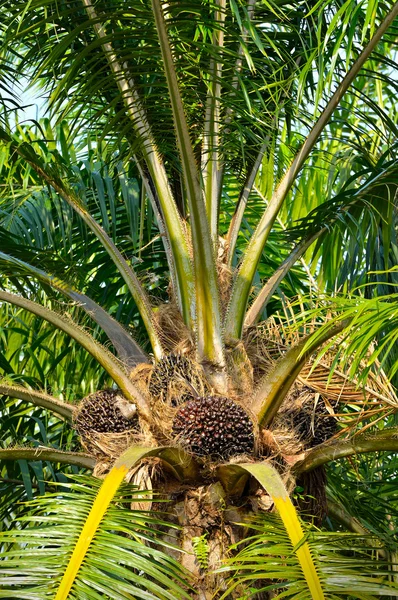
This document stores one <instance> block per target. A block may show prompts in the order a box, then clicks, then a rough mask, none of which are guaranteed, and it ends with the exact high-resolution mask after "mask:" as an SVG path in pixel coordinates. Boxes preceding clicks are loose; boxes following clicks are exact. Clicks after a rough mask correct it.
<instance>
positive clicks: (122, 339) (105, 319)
mask: <svg viewBox="0 0 398 600" xmlns="http://www.w3.org/2000/svg"><path fill="white" fill-rule="evenodd" d="M0 260H4V261H5V262H7V263H8V264H11V265H13V267H17V268H20V269H21V270H22V273H23V272H24V271H25V272H26V273H27V274H28V275H32V276H33V277H36V278H37V279H38V280H39V281H42V282H44V283H46V284H47V285H50V286H51V287H52V288H54V289H55V290H57V291H59V292H60V293H61V294H64V295H65V296H67V297H68V298H70V299H71V300H73V301H74V302H77V303H78V304H79V306H81V308H82V309H83V310H84V311H85V312H86V313H87V314H88V315H89V316H90V317H91V319H93V320H94V321H95V322H96V323H98V325H99V326H100V327H101V329H103V331H105V333H106V335H107V336H108V338H109V339H110V341H111V342H112V344H113V346H114V347H115V349H116V351H117V353H118V355H119V357H120V359H121V360H122V361H123V362H124V363H125V364H126V365H127V366H128V367H129V368H132V367H134V366H135V365H137V364H139V363H147V362H148V357H147V356H146V355H145V353H144V352H143V350H141V348H140V347H139V345H138V344H137V343H136V342H135V341H134V340H133V339H132V338H131V336H130V335H129V334H128V333H127V331H125V330H124V329H123V327H122V326H121V325H120V323H118V322H117V321H115V319H113V318H112V317H111V316H110V315H109V314H108V313H107V312H106V311H105V310H104V309H103V308H102V307H101V306H100V305H99V304H97V303H96V302H94V300H92V299H91V298H89V297H88V296H86V295H85V294H82V293H81V292H78V291H77V290H75V289H74V288H73V287H72V286H71V285H70V284H69V283H67V282H66V281H62V280H61V279H59V278H58V277H55V276H54V275H50V274H48V273H46V272H45V271H42V270H41V269H38V268H37V267H34V266H32V265H30V264H28V263H26V262H24V261H22V260H19V259H18V258H15V257H13V256H10V255H9V254H5V253H4V252H0ZM23 274H25V273H23Z"/></svg>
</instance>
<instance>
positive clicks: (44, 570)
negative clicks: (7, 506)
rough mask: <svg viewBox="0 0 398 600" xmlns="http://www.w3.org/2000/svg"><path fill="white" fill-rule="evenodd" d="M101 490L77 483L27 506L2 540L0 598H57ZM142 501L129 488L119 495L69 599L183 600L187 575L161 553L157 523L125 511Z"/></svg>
mask: <svg viewBox="0 0 398 600" xmlns="http://www.w3.org/2000/svg"><path fill="white" fill-rule="evenodd" d="M99 486H100V482H99V481H98V480H96V479H93V478H90V479H89V478H87V477H85V478H79V479H78V480H76V481H75V482H74V483H69V484H67V486H64V487H63V491H61V490H59V491H56V492H54V493H51V494H47V495H46V496H45V497H40V498H38V499H36V500H33V501H31V502H30V503H29V504H28V506H27V508H28V509H29V513H28V514H27V515H26V516H24V517H21V518H20V520H21V523H22V527H21V529H19V530H16V529H14V530H11V531H9V532H4V534H3V537H2V552H1V555H0V556H1V559H2V560H1V566H0V597H1V598H21V600H22V598H29V599H32V600H39V599H40V600H42V599H43V598H45V597H49V596H51V595H54V594H55V593H56V591H57V590H58V588H59V584H60V581H61V578H62V576H63V574H64V572H65V570H66V567H67V565H68V563H69V560H70V557H71V554H72V549H73V547H74V545H75V543H76V538H77V536H78V534H79V532H80V530H81V529H82V526H83V524H84V522H85V520H86V518H87V516H88V514H89V511H90V509H91V506H92V503H93V501H94V499H95V497H96V494H97V493H98V489H99ZM65 487H67V488H68V491H65ZM142 495H143V492H142V491H138V490H136V489H134V488H133V487H132V486H128V485H124V486H122V487H121V488H120V490H119V492H117V494H116V495H115V497H114V498H113V501H112V503H111V504H110V505H109V506H108V508H107V510H106V512H105V514H104V516H103V518H102V520H101V522H100V524H99V526H98V529H97V531H96V534H95V537H94V539H93V541H92V543H91V545H90V548H89V550H88V558H87V560H86V561H85V562H84V563H83V565H82V567H81V569H80V570H79V573H78V576H77V579H76V580H75V582H74V587H73V589H72V591H71V593H70V595H69V596H68V597H70V598H80V599H81V598H100V597H101V598H109V599H110V598H112V599H113V600H120V599H122V598H123V599H126V598H132V597H134V598H142V599H145V600H149V599H153V600H155V599H159V600H160V599H162V600H166V599H169V600H173V599H174V598H181V599H182V598H189V594H188V592H187V591H186V590H187V589H188V588H189V583H188V580H187V574H186V573H185V572H184V571H183V570H182V569H181V567H180V566H179V565H178V563H177V562H176V561H175V560H174V559H172V558H171V557H170V556H168V555H167V554H166V553H165V552H164V550H162V549H161V547H162V540H161V537H160V535H159V533H158V531H159V528H160V527H161V526H162V524H163V520H162V516H161V515H155V514H152V515H151V516H149V515H148V513H146V512H143V511H131V510H130V509H128V508H123V506H125V505H126V503H127V504H128V503H131V502H134V499H135V497H136V496H139V497H140V501H142ZM71 505H73V513H71V511H70V507H71ZM154 543H156V545H157V547H158V548H159V549H154V548H153V544H154ZM143 573H145V574H146V576H145V577H143V576H142V574H143Z"/></svg>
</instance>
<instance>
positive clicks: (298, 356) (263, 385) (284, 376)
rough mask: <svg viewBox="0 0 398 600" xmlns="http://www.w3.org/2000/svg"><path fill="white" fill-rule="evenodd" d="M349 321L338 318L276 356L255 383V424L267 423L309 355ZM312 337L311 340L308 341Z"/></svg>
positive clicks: (273, 415) (253, 402) (253, 404)
mask: <svg viewBox="0 0 398 600" xmlns="http://www.w3.org/2000/svg"><path fill="white" fill-rule="evenodd" d="M348 324H349V321H342V322H341V323H338V324H337V325H335V326H334V327H330V329H328V330H327V331H325V332H323V334H322V335H318V336H317V335H316V332H315V334H314V333H312V334H310V335H309V336H307V337H305V338H304V339H302V340H301V341H300V342H299V343H298V344H296V346H293V347H292V348H290V350H288V351H287V352H286V354H285V355H284V356H282V358H280V359H279V360H278V361H277V362H276V364H275V366H274V368H273V369H272V370H271V372H270V373H268V374H267V375H266V376H265V377H264V379H263V380H262V381H261V382H260V384H259V386H258V387H257V389H256V391H255V393H254V396H253V401H252V407H251V409H252V412H253V413H254V415H255V416H256V418H257V421H258V423H259V425H269V424H270V422H271V421H272V419H273V418H274V417H275V415H276V413H277V412H278V410H279V408H280V406H281V404H282V402H283V400H284V399H285V398H286V395H287V393H288V391H289V390H290V388H291V386H292V385H293V383H294V381H295V380H296V378H297V376H298V375H299V373H300V371H301V369H302V368H303V367H304V365H305V363H306V362H307V360H308V359H309V358H310V356H311V355H312V354H313V353H314V352H315V350H317V349H318V348H319V347H320V346H321V345H322V344H324V343H325V342H326V341H327V340H329V339H330V338H332V337H334V336H335V335H337V334H338V333H341V331H343V329H345V328H346V327H347V326H348ZM311 340H313V341H311Z"/></svg>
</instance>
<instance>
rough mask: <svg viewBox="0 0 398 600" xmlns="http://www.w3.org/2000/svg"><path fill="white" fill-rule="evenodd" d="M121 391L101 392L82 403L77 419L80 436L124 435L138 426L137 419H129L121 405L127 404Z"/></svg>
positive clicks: (76, 423) (88, 397) (76, 425)
mask: <svg viewBox="0 0 398 600" xmlns="http://www.w3.org/2000/svg"><path fill="white" fill-rule="evenodd" d="M126 402H127V401H126V400H125V399H124V398H123V396H122V393H121V392H120V391H119V390H101V391H99V392H95V393H94V394H90V396H87V397H86V398H84V399H83V400H82V401H81V404H80V407H79V409H78V411H77V415H76V418H75V427H76V429H77V431H78V432H79V434H80V435H82V436H83V437H85V436H87V434H89V433H90V432H96V433H123V432H125V431H128V430H130V429H133V428H135V427H136V426H137V417H136V416H135V417H133V418H132V419H127V418H126V417H125V416H123V414H122V413H121V410H120V408H119V405H120V404H121V403H126Z"/></svg>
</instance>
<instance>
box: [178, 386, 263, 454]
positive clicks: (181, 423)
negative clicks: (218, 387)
mask: <svg viewBox="0 0 398 600" xmlns="http://www.w3.org/2000/svg"><path fill="white" fill-rule="evenodd" d="M173 434H174V437H175V439H176V440H177V441H178V442H179V443H181V444H183V445H184V446H185V447H187V448H188V449H189V450H190V451H191V452H192V453H194V454H196V455H198V456H209V457H211V458H218V459H227V458H228V457H230V456H234V455H237V454H252V453H253V451H254V433H253V424H252V422H251V420H250V418H249V416H248V414H247V413H246V411H245V410H244V409H243V408H242V407H241V406H239V405H238V404H236V403H235V402H233V401H232V400H230V399H229V398H224V397H221V396H208V397H205V398H198V399H196V400H191V401H189V402H187V403H186V404H185V405H184V406H183V407H181V408H180V410H179V411H178V412H177V414H176V416H175V418H174V422H173Z"/></svg>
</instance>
